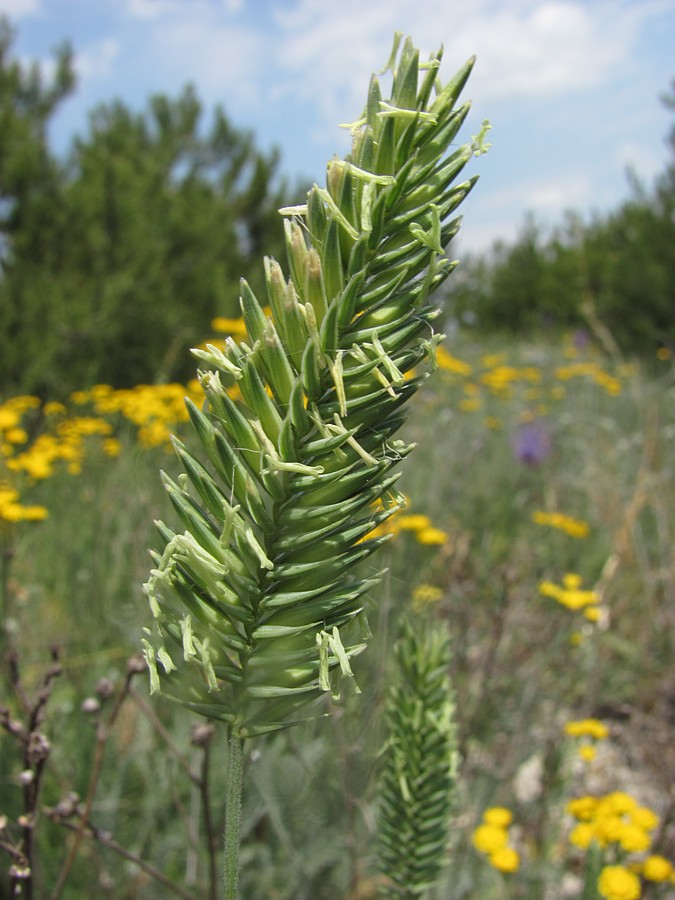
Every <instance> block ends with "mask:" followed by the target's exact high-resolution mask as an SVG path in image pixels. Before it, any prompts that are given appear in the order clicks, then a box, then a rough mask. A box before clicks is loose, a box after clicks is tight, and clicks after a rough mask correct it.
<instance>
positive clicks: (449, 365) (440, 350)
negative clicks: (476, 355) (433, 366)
mask: <svg viewBox="0 0 675 900" xmlns="http://www.w3.org/2000/svg"><path fill="white" fill-rule="evenodd" d="M436 362H437V363H438V368H439V369H441V371H443V372H451V373H452V374H453V375H461V376H462V378H468V377H469V375H471V373H472V371H473V369H472V367H471V365H470V364H469V363H467V362H464V361H463V360H461V359H457V357H456V356H453V355H452V353H450V352H449V351H448V350H446V349H445V347H437V348H436Z"/></svg>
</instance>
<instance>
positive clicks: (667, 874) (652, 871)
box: [642, 853, 673, 881]
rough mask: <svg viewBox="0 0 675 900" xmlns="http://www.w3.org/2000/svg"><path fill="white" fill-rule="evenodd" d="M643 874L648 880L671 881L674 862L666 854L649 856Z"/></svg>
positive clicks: (643, 867)
mask: <svg viewBox="0 0 675 900" xmlns="http://www.w3.org/2000/svg"><path fill="white" fill-rule="evenodd" d="M642 875H643V876H644V877H645V878H646V879H647V881H669V880H670V879H671V877H672V875H673V864H672V863H671V862H670V860H669V859H666V858H665V856H659V855H658V854H656V853H655V854H653V855H652V856H648V857H647V859H646V860H645V861H644V865H643V866H642Z"/></svg>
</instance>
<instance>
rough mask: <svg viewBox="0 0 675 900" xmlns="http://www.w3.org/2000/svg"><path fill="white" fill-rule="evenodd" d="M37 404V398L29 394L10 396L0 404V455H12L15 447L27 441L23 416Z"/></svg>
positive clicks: (38, 404)
mask: <svg viewBox="0 0 675 900" xmlns="http://www.w3.org/2000/svg"><path fill="white" fill-rule="evenodd" d="M39 406H40V401H39V399H38V398H37V397H31V396H29V395H22V396H20V397H11V398H10V399H9V400H7V401H5V403H3V404H1V405H0V456H3V457H8V456H13V455H14V453H15V452H16V447H17V446H18V445H20V444H25V443H26V442H27V440H28V433H27V431H26V429H25V428H24V427H23V417H24V415H25V414H26V413H27V412H28V411H29V410H31V409H37V408H38V407H39Z"/></svg>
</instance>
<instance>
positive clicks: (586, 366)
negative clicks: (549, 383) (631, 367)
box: [555, 362, 621, 397]
mask: <svg viewBox="0 0 675 900" xmlns="http://www.w3.org/2000/svg"><path fill="white" fill-rule="evenodd" d="M555 377H556V378H557V379H558V381H569V380H570V379H572V378H589V379H591V380H592V381H594V382H595V383H596V384H597V385H599V386H600V387H601V388H603V389H604V390H605V391H607V393H608V394H610V395H611V396H613V397H616V396H618V395H619V394H620V393H621V382H620V381H619V379H618V378H615V377H614V376H613V375H610V374H609V373H608V372H605V370H604V369H602V368H601V367H600V366H599V365H598V364H597V363H594V362H578V363H572V364H570V365H568V366H558V368H557V369H556V370H555Z"/></svg>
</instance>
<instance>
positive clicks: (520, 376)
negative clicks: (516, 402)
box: [480, 365, 541, 397]
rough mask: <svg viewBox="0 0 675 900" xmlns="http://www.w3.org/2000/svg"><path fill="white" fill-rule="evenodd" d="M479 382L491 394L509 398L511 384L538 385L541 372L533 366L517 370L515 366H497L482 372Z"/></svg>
mask: <svg viewBox="0 0 675 900" xmlns="http://www.w3.org/2000/svg"><path fill="white" fill-rule="evenodd" d="M480 380H481V382H482V384H484V385H485V386H486V387H487V388H489V390H490V391H491V392H492V393H493V394H495V395H497V396H499V397H509V396H510V389H511V385H512V384H515V383H517V382H519V381H524V382H529V383H530V384H539V383H540V382H541V372H540V370H539V369H537V368H536V367H535V366H522V367H520V368H518V367H516V366H507V365H497V366H495V367H494V368H492V369H490V370H489V371H487V372H484V373H483V375H481V378H480Z"/></svg>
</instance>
